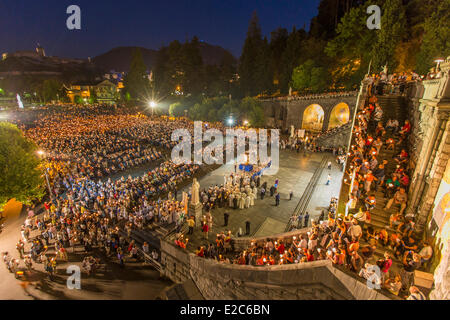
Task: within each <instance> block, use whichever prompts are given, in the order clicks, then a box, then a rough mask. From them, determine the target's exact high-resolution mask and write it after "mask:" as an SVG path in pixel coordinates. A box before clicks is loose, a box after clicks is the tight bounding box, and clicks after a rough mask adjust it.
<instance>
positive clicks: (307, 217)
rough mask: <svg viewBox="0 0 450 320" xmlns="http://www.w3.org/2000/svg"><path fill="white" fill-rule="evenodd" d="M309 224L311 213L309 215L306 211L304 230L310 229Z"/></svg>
mask: <svg viewBox="0 0 450 320" xmlns="http://www.w3.org/2000/svg"><path fill="white" fill-rule="evenodd" d="M308 224H309V213H308V211H306V214H305V222H304V224H303V228H306V227H308Z"/></svg>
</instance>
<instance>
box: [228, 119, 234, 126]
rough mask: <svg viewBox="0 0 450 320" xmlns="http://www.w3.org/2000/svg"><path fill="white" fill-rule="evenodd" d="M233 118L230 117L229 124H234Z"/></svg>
mask: <svg viewBox="0 0 450 320" xmlns="http://www.w3.org/2000/svg"><path fill="white" fill-rule="evenodd" d="M233 122H234V121H233V119H232V118H230V119H228V124H229V125H230V126H231V125H232V124H233Z"/></svg>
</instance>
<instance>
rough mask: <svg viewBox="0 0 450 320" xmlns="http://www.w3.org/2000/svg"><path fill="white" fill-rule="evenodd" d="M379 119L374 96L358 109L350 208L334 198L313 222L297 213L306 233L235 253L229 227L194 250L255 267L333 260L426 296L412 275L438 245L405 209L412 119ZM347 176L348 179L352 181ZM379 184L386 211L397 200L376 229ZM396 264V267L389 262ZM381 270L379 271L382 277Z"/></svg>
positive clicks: (394, 288) (390, 286)
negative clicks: (341, 209) (419, 233)
mask: <svg viewBox="0 0 450 320" xmlns="http://www.w3.org/2000/svg"><path fill="white" fill-rule="evenodd" d="M382 119H383V109H382V108H381V106H380V105H379V104H378V102H377V100H376V97H375V96H370V99H369V100H368V102H367V104H366V105H365V107H364V108H363V109H362V110H360V111H359V112H358V114H357V123H356V124H355V128H354V136H356V139H355V141H354V142H353V143H354V144H353V146H352V148H351V152H350V153H349V154H348V155H347V156H348V161H349V163H350V166H349V168H350V169H349V171H348V172H347V175H348V176H349V177H352V176H354V179H352V180H353V184H352V186H353V187H352V189H351V192H350V194H351V196H350V197H351V199H350V201H349V208H348V209H349V211H348V212H347V213H346V214H340V213H338V212H337V199H332V201H331V203H330V206H329V209H328V214H326V213H325V212H322V214H321V216H320V217H319V219H317V220H316V221H315V220H314V219H310V217H309V215H308V214H307V215H306V216H301V217H299V216H295V217H293V218H292V219H293V221H292V224H293V225H296V226H297V228H299V229H300V228H304V227H307V226H308V225H309V223H311V225H312V227H311V229H310V231H308V232H304V233H300V234H299V235H297V236H291V237H285V238H280V239H271V238H268V239H265V240H261V241H253V242H252V243H251V244H250V246H249V247H248V248H247V249H246V250H244V251H241V252H236V251H235V250H234V240H233V238H232V237H231V235H230V234H229V233H227V232H226V231H224V232H221V233H219V234H217V237H216V245H213V244H209V245H208V246H207V247H198V248H197V250H196V251H195V253H196V254H197V256H199V257H204V258H211V259H215V260H217V261H218V262H221V263H231V264H243V265H254V266H267V265H280V264H295V263H305V262H309V261H317V260H330V261H332V263H333V264H335V265H337V266H342V267H345V268H346V269H348V270H350V271H352V272H354V273H355V275H358V276H359V277H361V278H363V279H365V280H368V281H371V282H372V283H373V285H374V286H380V287H382V288H384V289H386V290H389V291H390V292H391V293H392V294H395V295H399V296H402V297H405V298H406V297H408V299H421V298H422V297H423V293H421V292H420V290H419V289H418V288H417V287H415V286H413V285H412V283H413V274H414V271H415V270H417V269H419V268H426V264H427V262H428V261H430V258H431V256H432V254H433V250H432V247H431V245H430V243H429V242H428V241H418V239H417V238H416V236H415V234H414V222H413V218H412V217H410V216H407V215H404V210H405V208H406V200H407V196H406V192H407V187H408V184H409V177H408V173H407V172H408V153H407V151H406V150H405V149H403V148H400V150H398V148H399V145H401V144H402V142H403V141H404V140H405V139H406V138H407V135H408V134H409V132H410V130H411V125H410V123H409V121H408V120H406V121H405V123H404V125H403V126H402V127H400V125H399V123H398V121H397V120H395V119H389V120H388V121H387V122H386V123H385V124H383V122H382ZM387 133H389V134H387ZM392 140H393V141H392ZM286 145H288V144H286ZM294 145H295V144H294ZM294 148H295V147H294ZM381 148H388V149H392V148H394V149H395V150H397V151H398V153H397V154H396V155H395V156H394V157H393V159H381V158H380V156H379V154H380V150H381ZM389 162H392V163H394V164H395V169H394V170H393V171H392V172H388V171H387V170H385V168H386V167H388V164H389ZM349 180H350V179H345V180H344V181H345V183H347V184H349V185H350V184H351V181H349ZM378 189H381V190H383V194H384V196H385V197H386V199H387V200H388V201H387V203H386V206H385V208H384V209H385V210H388V209H390V208H391V207H392V206H393V205H396V206H398V211H396V212H395V213H393V214H392V215H391V217H390V220H389V224H388V225H386V226H385V228H381V229H377V228H375V227H374V226H373V225H372V224H371V218H370V212H371V210H373V209H374V208H375V206H376V200H377V199H376V198H375V195H374V192H373V191H374V190H378ZM358 207H359V208H358ZM396 262H398V268H391V267H392V266H393V264H394V263H396ZM377 268H378V270H379V271H380V272H381V273H380V275H381V277H377V274H376V270H377Z"/></svg>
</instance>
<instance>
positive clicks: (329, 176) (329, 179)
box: [326, 174, 331, 186]
mask: <svg viewBox="0 0 450 320" xmlns="http://www.w3.org/2000/svg"><path fill="white" fill-rule="evenodd" d="M330 182H331V175H330V174H328V176H327V183H326V185H327V186H329V185H330Z"/></svg>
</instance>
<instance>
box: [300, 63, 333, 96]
mask: <svg viewBox="0 0 450 320" xmlns="http://www.w3.org/2000/svg"><path fill="white" fill-rule="evenodd" d="M327 79H328V73H327V70H326V69H325V68H324V67H321V66H318V65H317V64H316V63H315V62H314V61H313V60H311V59H309V60H307V61H306V62H305V63H303V64H302V65H300V66H299V67H297V68H295V69H294V72H293V74H292V87H293V88H294V89H296V90H300V91H307V92H319V91H324V90H325V89H327V85H328V81H327Z"/></svg>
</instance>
